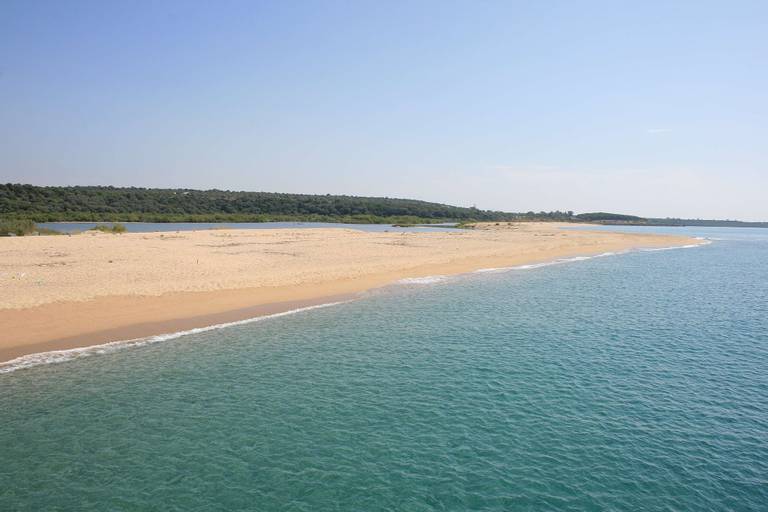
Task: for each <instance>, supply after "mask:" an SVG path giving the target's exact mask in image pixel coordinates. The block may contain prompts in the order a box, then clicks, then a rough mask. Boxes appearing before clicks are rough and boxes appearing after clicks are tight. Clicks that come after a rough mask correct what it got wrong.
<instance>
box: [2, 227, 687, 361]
mask: <svg viewBox="0 0 768 512" xmlns="http://www.w3.org/2000/svg"><path fill="white" fill-rule="evenodd" d="M570 226H573V225H570ZM560 227H562V225H559V224H554V223H525V224H514V225H507V224H501V225H495V224H484V225H479V226H478V229H474V230H457V231H456V232H447V233H395V232H392V233H368V232H360V231H355V230H349V229H304V230H209V231H194V232H177V233H126V234H121V235H114V234H104V233H85V234H80V235H74V236H47V237H18V238H5V239H0V361H7V360H10V359H13V358H16V357H19V356H23V355H26V354H33V353H39V352H45V351H50V350H62V349H69V348H76V347H83V346H90V345H95V344H101V343H105V342H109V341H115V340H124V339H133V338H140V337H145V336H151V335H156V334H164V333H169V332H177V331H181V330H188V329H191V328H196V327H205V326H208V325H214V324H219V323H226V322H232V321H237V320H242V319H246V318H252V317H256V316H263V315H269V314H274V313H279V312H284V311H289V310H293V309H298V308H302V307H307V306H312V305H317V304H321V303H326V302H336V301H340V300H349V299H351V298H354V297H355V296H357V294H359V293H360V292H363V291H365V290H369V289H372V288H376V287H380V286H384V285H387V284H390V283H393V282H396V281H398V280H401V279H404V278H414V277H424V276H429V275H448V274H459V273H464V272H471V271H474V270H478V269H482V268H497V267H508V266H516V265H523V264H530V263H539V262H546V261H551V260H554V259H558V258H564V257H573V256H587V255H594V254H600V253H604V252H616V251H623V250H628V249H636V248H654V247H670V246H680V245H687V244H695V243H698V241H697V240H694V239H691V238H688V237H677V236H662V235H644V234H643V235H641V234H624V233H611V232H606V231H588V230H586V229H588V228H586V229H585V230H562V229H560Z"/></svg>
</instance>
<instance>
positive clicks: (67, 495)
mask: <svg viewBox="0 0 768 512" xmlns="http://www.w3.org/2000/svg"><path fill="white" fill-rule="evenodd" d="M638 229H641V228H638ZM670 229H671V231H670V232H674V233H689V234H693V235H696V236H702V237H707V238H710V239H712V243H711V244H710V245H706V246H702V247H698V248H690V249H676V250H666V251H648V252H632V253H628V254H620V255H609V256H605V257H599V258H593V259H588V260H580V261H571V262H564V263H562V264H557V265H551V266H543V267H527V268H519V269H514V270H507V271H490V272H481V273H475V274H471V275H465V276H458V277H452V278H440V277H436V278H434V279H422V280H416V281H410V282H407V283H402V284H399V285H396V286H391V287H388V288H386V289H382V290H378V291H374V292H371V293H369V294H368V295H367V296H365V297H364V298H362V299H361V300H357V301H354V302H348V303H344V304H339V305H334V306H330V307H326V308H320V309H313V310H309V311H303V312H298V313H295V314H292V315H286V316H281V317H276V318H269V319H265V320H262V321H258V322H253V323H248V324H241V325H235V326H230V327H226V328H221V329H214V330H209V331H206V332H198V333H195V334H189V335H186V336H181V337H176V338H174V339H167V340H165V341H162V342H158V343H152V344H146V345H144V346H140V347H130V348H126V349H123V350H113V351H111V350H106V351H105V352H107V353H104V354H95V355H91V356H90V357H79V358H76V359H74V360H70V361H67V362H62V363H59V364H43V365H38V366H34V367H31V368H27V369H20V370H17V371H12V372H7V373H3V374H0V510H2V511H56V510H77V511H81V510H82V511H91V510H92V511H112V510H114V511H147V510H157V511H174V510H178V511H210V510H221V511H225V510H226V511H232V510H256V511H273V510H280V511H282V510H289V511H326V510H329V511H332V510H343V511H383V510H392V511H432V510H436V511H439V510H451V511H454V510H455V511H468V510H472V511H481V510H486V511H508V510H523V511H525V510H535V511H569V510H573V511H602V510H610V511H657V510H658V511H697V512H699V511H710V510H711V511H729V510H730V511H757V510H763V511H764V510H768V230H765V231H763V230H759V229H746V228H744V229H735V228H730V229H716V228H699V229H681V228H670ZM652 231H669V230H664V229H658V228H657V229H652ZM0 335H2V334H1V333H0Z"/></svg>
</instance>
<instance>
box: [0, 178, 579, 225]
mask: <svg viewBox="0 0 768 512" xmlns="http://www.w3.org/2000/svg"><path fill="white" fill-rule="evenodd" d="M0 215H1V216H3V217H6V218H19V219H29V220H32V221H34V222H56V221H85V222H88V221H92V222H98V221H105V222H267V221H307V222H311V221H317V222H348V223H374V224H376V223H399V224H414V223H434V222H445V221H456V222H467V221H511V220H521V219H525V220H534V219H540V220H568V219H569V218H570V217H571V216H572V215H573V212H538V213H535V212H527V213H507V212H497V211H489V210H479V209H477V208H474V207H473V208H462V207H458V206H450V205H445V204H438V203H430V202H426V201H417V200H413V199H393V198H388V197H355V196H333V195H307V194H280V193H270V192H232V191H225V190H204V191H203V190H191V189H147V188H116V187H38V186H33V185H19V184H5V185H0Z"/></svg>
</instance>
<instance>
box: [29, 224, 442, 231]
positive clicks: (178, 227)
mask: <svg viewBox="0 0 768 512" xmlns="http://www.w3.org/2000/svg"><path fill="white" fill-rule="evenodd" d="M37 225H38V226H39V227H41V228H48V229H53V230H55V231H59V232H61V233H76V232H80V231H88V230H89V229H93V228H94V227H96V226H111V225H112V223H111V222H41V223H38V224H37ZM123 225H124V226H125V228H126V230H127V231H128V232H129V233H151V232H168V231H196V230H199V229H311V228H346V229H356V230H358V231H373V232H380V231H396V232H398V233H400V232H403V233H419V232H422V233H426V232H436V231H454V230H455V229H456V228H455V227H453V225H451V224H431V225H423V226H412V227H396V226H393V225H391V224H342V223H336V222H125V223H123Z"/></svg>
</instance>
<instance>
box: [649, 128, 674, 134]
mask: <svg viewBox="0 0 768 512" xmlns="http://www.w3.org/2000/svg"><path fill="white" fill-rule="evenodd" d="M671 131H672V128H648V129H647V130H645V132H646V133H669V132H671Z"/></svg>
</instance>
